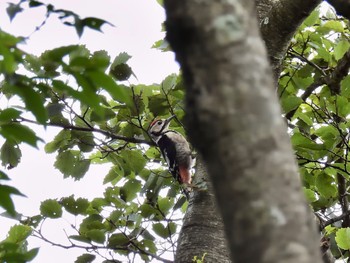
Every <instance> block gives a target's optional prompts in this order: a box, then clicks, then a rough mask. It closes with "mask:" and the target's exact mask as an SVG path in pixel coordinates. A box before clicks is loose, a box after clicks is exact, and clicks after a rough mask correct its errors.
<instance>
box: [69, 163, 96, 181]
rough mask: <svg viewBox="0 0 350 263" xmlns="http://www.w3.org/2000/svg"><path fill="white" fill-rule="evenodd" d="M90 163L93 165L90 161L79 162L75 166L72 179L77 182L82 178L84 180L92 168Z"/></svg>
mask: <svg viewBox="0 0 350 263" xmlns="http://www.w3.org/2000/svg"><path fill="white" fill-rule="evenodd" d="M90 163H91V161H90V160H88V159H84V160H78V161H77V162H76V163H75V164H74V169H73V172H72V174H71V175H72V177H73V178H74V179H75V180H80V179H81V178H83V176H84V175H85V174H86V172H87V171H88V170H89V168H90Z"/></svg>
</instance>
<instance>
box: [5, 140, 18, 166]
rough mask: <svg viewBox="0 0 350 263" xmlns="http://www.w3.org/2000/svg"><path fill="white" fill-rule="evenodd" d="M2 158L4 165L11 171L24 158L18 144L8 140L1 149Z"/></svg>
mask: <svg viewBox="0 0 350 263" xmlns="http://www.w3.org/2000/svg"><path fill="white" fill-rule="evenodd" d="M0 157H1V163H2V165H3V166H7V168H8V169H11V168H13V167H16V166H17V165H18V164H19V162H20V160H21V157H22V153H21V149H20V148H19V147H18V145H17V144H15V143H13V142H11V141H10V140H6V141H5V143H4V144H3V145H2V147H1V149H0Z"/></svg>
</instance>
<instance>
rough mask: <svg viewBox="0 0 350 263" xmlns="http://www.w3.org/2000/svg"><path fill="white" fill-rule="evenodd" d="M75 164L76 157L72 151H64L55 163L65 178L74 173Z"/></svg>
mask: <svg viewBox="0 0 350 263" xmlns="http://www.w3.org/2000/svg"><path fill="white" fill-rule="evenodd" d="M74 164H75V157H74V155H73V154H72V152H71V151H64V152H61V153H59V154H58V155H57V158H56V162H55V163H54V166H55V168H57V169H58V170H59V171H60V172H61V173H63V174H64V176H65V177H67V176H69V175H71V174H72V173H73V169H74Z"/></svg>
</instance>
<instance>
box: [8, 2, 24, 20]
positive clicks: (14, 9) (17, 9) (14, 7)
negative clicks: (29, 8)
mask: <svg viewBox="0 0 350 263" xmlns="http://www.w3.org/2000/svg"><path fill="white" fill-rule="evenodd" d="M22 11H23V8H22V7H21V6H20V3H19V4H13V3H8V7H7V8H6V12H7V14H8V16H9V18H10V20H11V21H12V20H13V19H14V18H15V16H16V15H17V14H18V13H21V12H22Z"/></svg>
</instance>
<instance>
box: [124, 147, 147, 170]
mask: <svg viewBox="0 0 350 263" xmlns="http://www.w3.org/2000/svg"><path fill="white" fill-rule="evenodd" d="M120 156H121V157H122V158H123V160H124V162H125V164H126V165H127V167H125V168H127V169H130V170H131V171H134V172H135V173H139V172H140V171H141V170H142V169H143V168H144V167H145V165H146V162H147V160H146V159H145V158H144V157H143V155H142V153H141V151H139V150H136V149H135V150H124V151H122V153H121V154H120Z"/></svg>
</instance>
